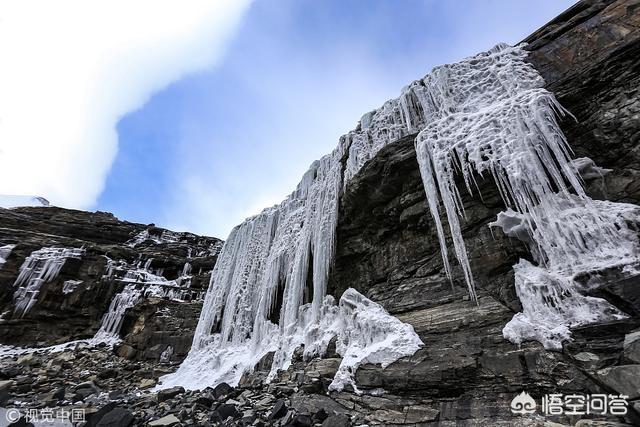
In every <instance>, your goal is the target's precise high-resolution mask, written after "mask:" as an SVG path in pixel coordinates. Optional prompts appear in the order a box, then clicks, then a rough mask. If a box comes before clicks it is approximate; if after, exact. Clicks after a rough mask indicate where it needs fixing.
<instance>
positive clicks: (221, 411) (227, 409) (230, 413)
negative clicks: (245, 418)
mask: <svg viewBox="0 0 640 427" xmlns="http://www.w3.org/2000/svg"><path fill="white" fill-rule="evenodd" d="M237 415H238V410H237V409H236V407H235V406H234V405H228V404H226V403H223V404H221V405H219V406H218V407H217V408H216V410H215V411H213V413H212V414H211V417H210V419H211V421H224V420H226V419H227V418H235V417H236V416H237Z"/></svg>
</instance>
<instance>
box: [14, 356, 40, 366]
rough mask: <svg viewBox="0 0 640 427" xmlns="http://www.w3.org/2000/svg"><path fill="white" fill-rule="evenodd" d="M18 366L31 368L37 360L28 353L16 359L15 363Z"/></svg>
mask: <svg viewBox="0 0 640 427" xmlns="http://www.w3.org/2000/svg"><path fill="white" fill-rule="evenodd" d="M16 363H18V365H24V366H31V365H35V364H37V363H38V359H37V357H36V355H35V354H34V353H28V354H25V355H24V356H20V357H18V361H17V362H16Z"/></svg>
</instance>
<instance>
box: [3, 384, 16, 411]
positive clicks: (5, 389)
mask: <svg viewBox="0 0 640 427" xmlns="http://www.w3.org/2000/svg"><path fill="white" fill-rule="evenodd" d="M14 384H15V382H14V381H12V380H4V381H0V405H2V404H4V403H5V402H6V401H7V400H9V396H10V394H9V392H10V390H11V387H13V386H14Z"/></svg>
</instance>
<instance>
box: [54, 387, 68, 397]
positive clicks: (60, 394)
mask: <svg viewBox="0 0 640 427" xmlns="http://www.w3.org/2000/svg"><path fill="white" fill-rule="evenodd" d="M65 393H66V389H65V388H64V387H58V388H57V389H55V390H54V391H53V392H52V393H51V397H52V398H53V399H55V400H63V399H64V395H65Z"/></svg>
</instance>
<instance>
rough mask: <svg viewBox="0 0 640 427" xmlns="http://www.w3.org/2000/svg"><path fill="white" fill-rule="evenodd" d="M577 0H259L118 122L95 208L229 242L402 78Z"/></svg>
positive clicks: (505, 36) (539, 21) (512, 35)
mask: <svg viewBox="0 0 640 427" xmlns="http://www.w3.org/2000/svg"><path fill="white" fill-rule="evenodd" d="M572 3H573V2H572V1H561V0H547V1H540V0H539V1H536V2H526V1H514V0H504V1H498V0H485V1H482V0H476V1H462V0H458V1H425V0H423V1H413V0H400V1H392V0H386V1H378V0H367V1H363V0H359V1H355V0H323V1H317V0H315V1H312V0H278V1H275V0H256V1H254V2H253V3H252V4H251V6H250V7H249V9H248V11H247V13H246V14H245V15H244V18H243V19H242V20H241V21H240V24H239V26H238V28H237V30H236V31H235V34H234V35H233V37H232V38H230V41H229V42H228V44H227V46H226V48H225V53H224V55H223V56H222V58H221V59H220V60H219V61H218V63H217V65H215V66H213V67H211V68H210V69H208V70H206V71H201V72H199V73H195V74H190V75H188V76H186V77H183V78H182V79H180V80H178V81H175V82H174V83H172V84H170V85H169V86H168V87H166V88H165V89H163V90H161V91H160V92H157V93H155V94H154V95H153V96H152V97H151V98H150V99H149V100H148V101H147V102H146V103H145V104H144V106H143V107H142V108H140V109H138V110H137V111H134V112H131V113H129V114H126V115H125V116H123V117H122V118H121V119H120V120H119V121H118V123H117V134H118V152H117V154H116V157H115V160H114V162H113V165H112V167H111V170H110V172H109V173H108V175H107V178H106V183H105V186H104V190H103V192H102V194H101V195H100V197H99V198H98V200H97V203H96V204H95V206H94V207H95V208H96V209H100V210H105V211H111V212H113V213H114V214H116V216H118V217H119V218H121V219H126V220H129V221H136V222H143V223H151V222H153V223H156V224H157V225H161V226H165V227H169V228H173V229H177V230H188V231H193V232H196V233H200V234H207V235H214V236H217V237H221V238H226V236H227V235H228V233H229V231H230V230H231V228H232V226H234V225H236V224H237V223H239V222H241V221H242V219H244V218H245V217H246V216H248V215H251V214H255V213H257V212H258V211H260V210H261V209H262V208H264V207H266V206H269V205H271V204H274V203H277V202H279V201H280V200H281V199H283V198H284V197H285V196H286V195H287V194H288V193H289V192H290V191H291V190H292V189H293V188H294V187H295V185H296V184H297V182H298V180H299V179H300V177H301V176H302V174H303V173H304V171H305V170H306V169H307V168H308V166H309V164H310V163H311V162H312V161H313V160H315V159H317V158H319V157H320V156H322V155H323V154H326V153H328V152H329V151H330V150H331V149H332V148H333V147H334V146H335V144H336V142H337V139H338V137H339V136H340V135H341V134H343V133H345V132H347V131H348V130H349V129H351V128H353V127H354V126H355V124H356V122H357V121H358V119H359V118H360V116H361V115H362V114H364V113H365V112H367V111H369V110H371V109H373V108H376V107H378V106H379V105H381V104H382V103H383V102H384V101H385V100H386V99H388V98H391V97H396V96H397V95H398V94H399V92H400V90H401V88H402V86H404V85H405V84H407V83H409V82H410V81H412V80H415V79H417V78H420V77H422V76H423V75H425V74H427V73H428V72H429V70H430V69H431V68H432V67H433V66H435V65H439V64H442V63H448V62H454V61H457V60H459V59H462V58H464V57H466V56H469V55H472V54H474V53H476V52H479V51H481V50H486V49H488V48H490V47H492V46H493V45H495V44H496V43H498V42H500V41H505V42H508V43H516V42H518V41H520V40H521V39H522V38H524V37H525V36H526V35H528V34H529V33H531V32H532V31H534V30H535V29H537V28H539V27H540V26H542V25H543V24H544V23H546V22H547V21H549V20H550V19H552V18H553V17H555V16H556V15H558V14H559V13H560V12H561V11H563V10H564V9H566V8H567V7H569V6H570V5H571V4H572Z"/></svg>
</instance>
